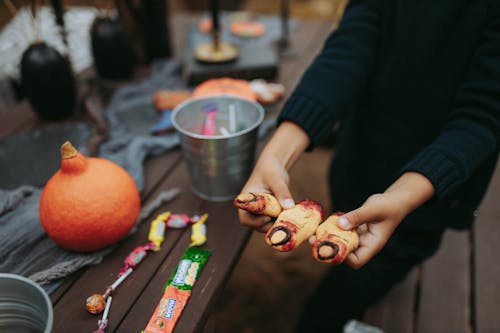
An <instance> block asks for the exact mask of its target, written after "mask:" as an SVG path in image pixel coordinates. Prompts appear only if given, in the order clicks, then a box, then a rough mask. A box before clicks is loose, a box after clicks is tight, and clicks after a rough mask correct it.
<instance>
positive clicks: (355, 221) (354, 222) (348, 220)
mask: <svg viewBox="0 0 500 333" xmlns="http://www.w3.org/2000/svg"><path fill="white" fill-rule="evenodd" d="M374 218H375V215H374V212H372V209H371V208H370V207H369V206H367V205H364V206H361V207H359V208H358V209H355V210H352V211H350V212H348V213H346V214H344V215H342V216H340V217H339V220H338V225H339V227H340V228H342V229H344V230H353V229H356V228H357V227H359V226H360V225H362V224H365V223H368V222H373V221H374Z"/></svg>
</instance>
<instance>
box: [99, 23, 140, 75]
mask: <svg viewBox="0 0 500 333" xmlns="http://www.w3.org/2000/svg"><path fill="white" fill-rule="evenodd" d="M90 39H91V43H92V56H93V58H94V65H95V68H96V70H97V72H98V73H99V76H101V77H103V78H108V79H118V80H119V79H127V78H130V76H131V75H132V71H133V69H134V66H135V64H136V57H135V54H134V51H133V49H132V44H131V43H130V40H129V38H128V36H127V33H126V32H125V29H124V27H123V25H122V23H121V22H120V20H119V19H113V18H110V17H107V16H105V17H96V18H95V19H94V22H93V23H92V27H91V29H90Z"/></svg>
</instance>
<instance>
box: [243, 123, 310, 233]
mask: <svg viewBox="0 0 500 333" xmlns="http://www.w3.org/2000/svg"><path fill="white" fill-rule="evenodd" d="M308 145H309V137H308V136H307V134H306V133H305V132H304V130H302V129H301V128H300V127H299V126H297V125H296V124H294V123H292V122H289V121H284V122H283V123H281V125H280V126H279V127H278V129H277V130H276V132H275V134H274V135H273V137H272V138H271V140H270V141H269V142H268V144H267V145H266V146H265V148H264V149H263V151H262V153H261V155H260V157H259V159H258V161H257V163H256V165H255V168H254V170H253V172H252V174H251V175H250V178H249V179H248V181H247V183H246V184H245V186H244V187H243V189H242V190H241V193H247V192H254V193H255V192H266V193H271V194H273V195H274V196H275V197H276V198H277V199H278V201H279V202H280V205H281V207H282V208H283V209H289V208H292V207H293V206H295V203H294V200H293V198H292V195H291V193H290V190H289V188H288V184H289V176H288V170H289V169H290V168H291V167H292V165H293V164H294V163H295V161H296V160H297V159H298V158H299V156H300V155H301V154H302V152H303V151H304V150H305V148H306V147H307V146H308ZM238 215H239V218H240V223H241V224H242V225H245V226H248V227H252V228H255V229H257V230H258V231H260V232H267V230H268V229H269V228H270V227H271V225H272V219H271V217H269V216H261V215H255V214H250V213H248V212H246V211H244V210H241V209H240V210H239V211H238Z"/></svg>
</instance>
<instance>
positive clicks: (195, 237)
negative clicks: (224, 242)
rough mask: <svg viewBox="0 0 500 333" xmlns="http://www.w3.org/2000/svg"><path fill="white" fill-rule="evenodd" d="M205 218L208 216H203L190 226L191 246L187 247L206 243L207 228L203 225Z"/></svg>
mask: <svg viewBox="0 0 500 333" xmlns="http://www.w3.org/2000/svg"><path fill="white" fill-rule="evenodd" d="M207 218H208V214H203V215H202V216H201V217H199V218H198V219H197V221H196V222H195V223H194V224H193V225H192V229H191V244H189V246H200V245H203V244H205V242H206V241H207V226H206V225H205V222H206V220H207Z"/></svg>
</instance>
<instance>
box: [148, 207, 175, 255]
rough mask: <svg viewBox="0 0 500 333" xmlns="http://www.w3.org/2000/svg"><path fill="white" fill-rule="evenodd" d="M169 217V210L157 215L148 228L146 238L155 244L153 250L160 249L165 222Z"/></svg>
mask: <svg viewBox="0 0 500 333" xmlns="http://www.w3.org/2000/svg"><path fill="white" fill-rule="evenodd" d="M169 217H170V212H165V213H162V214H160V215H158V216H157V217H156V218H155V219H154V220H153V221H152V222H151V227H150V229H149V235H148V239H149V241H151V242H153V244H154V245H155V248H154V249H153V250H154V251H158V250H159V249H160V246H161V243H163V240H164V239H165V223H166V221H167V220H168V218H169Z"/></svg>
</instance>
